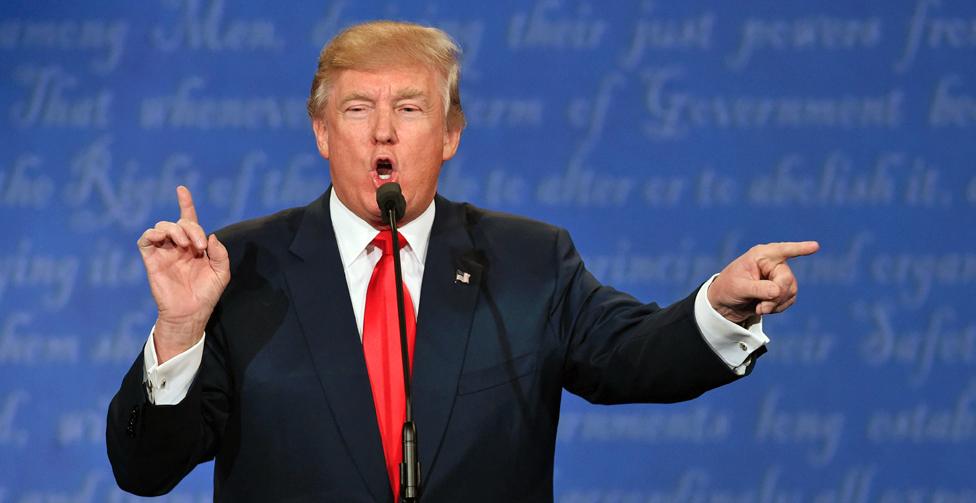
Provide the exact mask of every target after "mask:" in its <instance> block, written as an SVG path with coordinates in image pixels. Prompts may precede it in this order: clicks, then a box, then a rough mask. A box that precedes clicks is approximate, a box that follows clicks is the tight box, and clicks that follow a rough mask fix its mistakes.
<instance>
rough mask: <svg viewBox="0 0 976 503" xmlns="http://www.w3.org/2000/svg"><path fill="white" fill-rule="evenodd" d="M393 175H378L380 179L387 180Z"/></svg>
mask: <svg viewBox="0 0 976 503" xmlns="http://www.w3.org/2000/svg"><path fill="white" fill-rule="evenodd" d="M392 177H393V175H380V180H389V179H390V178H392Z"/></svg>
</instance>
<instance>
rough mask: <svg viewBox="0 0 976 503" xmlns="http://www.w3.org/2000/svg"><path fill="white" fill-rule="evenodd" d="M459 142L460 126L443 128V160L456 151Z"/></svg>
mask: <svg viewBox="0 0 976 503" xmlns="http://www.w3.org/2000/svg"><path fill="white" fill-rule="evenodd" d="M460 144H461V128H459V127H458V128H450V127H448V128H446V129H445V130H444V154H443V157H444V160H445V161H447V160H449V159H450V158H452V157H454V154H455V153H457V149H458V145H460Z"/></svg>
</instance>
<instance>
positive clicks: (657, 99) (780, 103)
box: [643, 67, 905, 140]
mask: <svg viewBox="0 0 976 503" xmlns="http://www.w3.org/2000/svg"><path fill="white" fill-rule="evenodd" d="M684 73H685V72H684V71H683V70H681V69H678V68H675V67H669V68H660V69H652V70H646V71H645V72H644V74H643V80H644V83H645V85H646V91H645V94H644V106H645V108H646V111H647V113H648V114H649V117H648V119H647V120H645V121H644V125H643V127H644V132H645V134H646V135H647V137H648V138H650V139H652V140H674V139H683V138H686V137H687V136H688V135H689V133H691V132H692V131H694V130H700V129H710V128H715V129H742V130H759V129H803V128H814V129H831V128H836V129H840V130H858V129H867V128H880V129H893V128H897V127H899V126H901V125H902V124H903V122H904V120H905V119H904V115H905V114H904V110H903V107H904V101H905V93H904V92H903V91H901V90H898V89H893V90H890V91H887V92H884V93H881V94H875V95H854V94H850V95H844V96H839V97H836V96H835V97H819V96H748V95H740V96H723V95H713V96H702V95H699V94H696V93H692V92H690V91H682V90H680V87H678V86H679V85H680V82H681V78H682V77H683V76H684ZM676 87H678V89H675V88H676Z"/></svg>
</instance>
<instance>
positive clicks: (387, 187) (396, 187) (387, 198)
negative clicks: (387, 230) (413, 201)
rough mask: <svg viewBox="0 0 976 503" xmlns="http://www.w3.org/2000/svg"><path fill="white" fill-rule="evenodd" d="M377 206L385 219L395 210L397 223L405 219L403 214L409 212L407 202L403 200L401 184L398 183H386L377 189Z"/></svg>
mask: <svg viewBox="0 0 976 503" xmlns="http://www.w3.org/2000/svg"><path fill="white" fill-rule="evenodd" d="M376 204H377V206H379V207H380V211H381V212H383V218H386V216H387V215H388V214H389V212H390V210H393V213H394V215H396V221H397V222H399V221H400V219H401V218H403V214H404V213H406V211H407V200H406V199H404V198H403V192H402V191H401V190H400V184H399V183H396V182H390V183H384V184H383V185H380V188H378V189H376Z"/></svg>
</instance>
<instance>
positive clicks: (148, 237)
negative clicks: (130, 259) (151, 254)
mask: <svg viewBox="0 0 976 503" xmlns="http://www.w3.org/2000/svg"><path fill="white" fill-rule="evenodd" d="M166 239H167V238H166V233H165V232H163V231H161V230H159V229H156V228H152V229H146V231H145V232H143V233H142V235H141V236H139V240H138V241H136V245H137V246H138V247H139V248H150V247H153V246H156V245H158V244H160V243H162V242H164V241H166Z"/></svg>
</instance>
